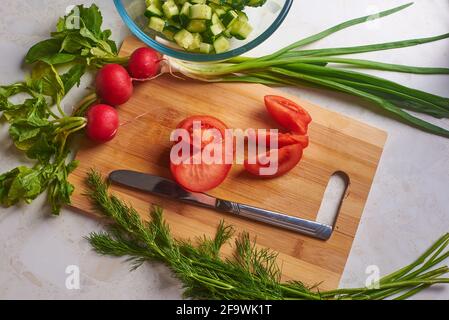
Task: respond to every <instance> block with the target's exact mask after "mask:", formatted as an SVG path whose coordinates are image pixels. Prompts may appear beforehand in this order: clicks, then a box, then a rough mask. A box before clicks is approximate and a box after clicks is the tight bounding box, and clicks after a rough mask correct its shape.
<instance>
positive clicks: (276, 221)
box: [109, 170, 333, 240]
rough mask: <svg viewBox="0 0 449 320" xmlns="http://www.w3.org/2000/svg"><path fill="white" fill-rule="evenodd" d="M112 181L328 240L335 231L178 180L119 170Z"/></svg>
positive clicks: (115, 172)
mask: <svg viewBox="0 0 449 320" xmlns="http://www.w3.org/2000/svg"><path fill="white" fill-rule="evenodd" d="M109 180H110V181H111V182H114V183H116V184H119V185H122V186H125V187H130V188H133V189H136V190H140V191H144V192H148V193H151V194H154V195H158V196H162V197H165V198H170V199H174V200H178V201H182V202H185V203H189V204H192V205H197V206H201V207H206V208H210V209H214V210H217V211H220V212H224V213H230V214H234V215H238V216H242V217H245V218H248V219H252V220H256V221H259V222H263V223H266V224H269V225H272V226H276V227H280V228H283V229H288V230H291V231H294V232H297V233H300V234H303V235H307V236H311V237H314V238H317V239H321V240H328V239H329V238H330V237H331V235H332V232H333V228H332V226H329V225H326V224H322V223H319V222H316V221H311V220H306V219H301V218H298V217H293V216H289V215H286V214H283V213H280V212H274V211H270V210H265V209H261V208H257V207H253V206H248V205H245V204H240V203H236V202H232V201H227V200H223V199H218V198H215V197H212V196H210V195H208V194H205V193H196V192H190V191H187V190H185V189H183V188H182V187H181V186H180V185H179V184H177V183H176V182H175V181H172V180H169V179H166V178H163V177H159V176H154V175H150V174H146V173H141V172H136V171H130V170H117V171H113V172H112V173H111V174H110V175H109Z"/></svg>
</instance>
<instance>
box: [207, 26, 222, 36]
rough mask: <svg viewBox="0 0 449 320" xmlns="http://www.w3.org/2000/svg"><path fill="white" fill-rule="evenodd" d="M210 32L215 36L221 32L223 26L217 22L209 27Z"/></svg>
mask: <svg viewBox="0 0 449 320" xmlns="http://www.w3.org/2000/svg"><path fill="white" fill-rule="evenodd" d="M209 30H210V32H211V33H212V34H213V35H214V36H217V35H219V34H220V33H222V32H223V31H224V30H225V28H224V27H223V25H222V24H221V23H217V24H213V25H211V26H210V27H209Z"/></svg>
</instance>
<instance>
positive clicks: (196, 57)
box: [114, 0, 293, 62]
mask: <svg viewBox="0 0 449 320" xmlns="http://www.w3.org/2000/svg"><path fill="white" fill-rule="evenodd" d="M114 4H115V7H116V8H117V11H118V13H119V15H120V17H121V18H122V20H123V22H125V24H126V25H127V27H128V28H129V30H130V31H131V32H132V33H133V34H134V35H135V36H136V37H138V38H139V39H140V40H142V41H143V42H144V43H146V44H147V45H149V46H150V47H152V48H154V49H155V50H157V51H159V52H161V53H163V54H165V55H167V56H170V57H173V58H175V59H180V60H187V61H194V62H210V61H221V60H227V59H230V58H234V57H237V56H240V55H242V54H244V53H246V52H248V51H250V50H252V49H254V48H255V47H257V46H258V45H260V44H261V43H262V42H264V41H265V40H267V39H268V38H269V37H270V36H271V35H272V34H273V33H274V32H275V31H276V30H277V29H278V28H279V27H280V25H281V24H282V22H283V21H284V20H285V18H286V17H287V14H288V12H289V11H290V9H291V6H292V4H293V0H286V1H285V4H284V7H283V8H282V10H281V12H280V13H279V15H278V16H277V18H276V19H275V21H274V22H273V23H272V24H271V26H270V27H269V28H267V30H265V31H264V32H263V33H262V34H260V35H259V36H258V37H257V38H256V39H254V40H252V41H250V42H248V43H247V44H245V45H243V46H241V47H239V48H236V49H233V50H231V51H228V52H225V53H220V54H209V55H208V54H199V53H190V52H182V51H177V50H174V49H171V48H169V47H167V46H165V45H163V44H161V43H159V42H157V41H156V40H154V39H153V38H151V37H150V36H148V35H147V34H146V33H145V32H143V31H142V29H140V28H139V26H138V25H137V24H136V23H135V22H134V20H133V19H132V18H131V17H130V16H129V15H128V12H127V11H126V9H125V7H124V5H123V3H122V1H121V0H114Z"/></svg>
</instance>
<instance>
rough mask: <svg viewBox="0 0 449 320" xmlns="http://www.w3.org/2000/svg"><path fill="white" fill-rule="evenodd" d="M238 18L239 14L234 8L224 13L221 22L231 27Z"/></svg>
mask: <svg viewBox="0 0 449 320" xmlns="http://www.w3.org/2000/svg"><path fill="white" fill-rule="evenodd" d="M238 18H239V15H238V13H237V12H235V11H234V10H230V11H228V12H226V14H224V15H223V16H221V17H220V19H221V22H222V23H223V25H224V26H225V28H229V27H230V26H232V24H233V23H234V22H235V21H237V19H238Z"/></svg>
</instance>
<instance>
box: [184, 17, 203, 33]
mask: <svg viewBox="0 0 449 320" xmlns="http://www.w3.org/2000/svg"><path fill="white" fill-rule="evenodd" d="M186 29H187V30H188V31H190V32H204V31H206V29H207V26H206V20H191V21H190V22H189V24H188V25H187V27H186Z"/></svg>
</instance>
